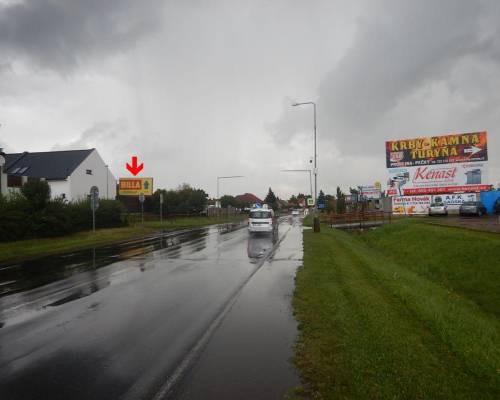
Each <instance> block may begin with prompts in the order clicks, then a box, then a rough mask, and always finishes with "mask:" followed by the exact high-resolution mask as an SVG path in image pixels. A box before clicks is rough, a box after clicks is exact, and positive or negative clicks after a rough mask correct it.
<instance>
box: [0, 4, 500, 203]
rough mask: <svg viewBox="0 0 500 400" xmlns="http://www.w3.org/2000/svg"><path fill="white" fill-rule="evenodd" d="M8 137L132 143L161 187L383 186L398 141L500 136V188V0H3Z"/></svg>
mask: <svg viewBox="0 0 500 400" xmlns="http://www.w3.org/2000/svg"><path fill="white" fill-rule="evenodd" d="M0 4H1V6H0V123H1V127H0V147H2V146H3V147H4V148H5V149H6V150H7V151H47V150H53V149H81V148H91V147H95V148H97V149H98V151H99V153H100V154H101V156H102V157H103V158H104V160H105V161H106V162H107V163H109V165H110V167H111V170H112V172H113V173H114V175H115V176H116V177H123V176H129V173H128V172H127V171H126V170H125V163H126V162H127V161H128V160H129V159H130V157H131V156H132V155H137V156H138V157H139V159H140V160H141V161H143V162H144V165H145V168H144V170H143V172H142V173H141V175H142V176H153V177H154V178H155V186H156V187H166V188H171V187H176V186H177V185H178V184H180V183H182V182H188V183H190V184H191V185H194V186H196V187H201V188H203V189H205V190H206V191H207V192H208V193H209V194H210V195H211V196H214V195H215V192H216V177H217V176H218V175H244V176H245V178H242V179H238V180H232V181H224V182H222V183H221V193H228V194H233V195H235V194H239V193H242V192H253V193H255V194H256V195H258V196H264V195H265V194H266V192H267V189H268V187H269V186H271V187H272V188H273V189H274V191H275V192H276V194H277V195H278V196H280V197H283V198H287V197H288V196H289V195H290V194H292V193H297V192H299V191H300V192H308V190H309V181H308V176H307V175H305V174H299V173H283V172H280V170H282V169H290V168H296V169H304V168H310V164H309V159H310V157H311V156H312V155H313V114H312V109H311V108H310V107H301V108H299V107H291V106H290V105H291V103H293V102H295V101H315V102H317V104H318V169H319V175H318V186H319V188H322V189H323V190H324V191H325V192H327V193H333V192H334V191H335V187H336V186H337V185H340V186H341V187H343V188H348V187H349V185H350V186H355V185H361V184H373V182H375V181H382V182H385V181H386V180H387V174H386V170H385V148H384V142H385V141H386V140H390V139H398V138H401V139H402V138H411V137H417V136H425V135H438V134H445V133H450V132H471V131H481V130H487V131H488V134H489V146H488V147H489V159H490V161H489V165H490V181H491V183H494V184H495V185H496V184H497V183H498V182H500V151H499V150H500V138H499V135H500V133H499V131H500V112H499V109H500V32H499V29H500V23H499V21H500V2H499V1H497V0H491V1H472V0H462V1H460V0H440V1H435V0H429V1H424V0H418V1H416V0H414V1H409V0H408V1H404V0H394V1H392V0H380V1H375V0H366V1H361V0H360V1H345V0H343V1H336V0H307V1H304V0H241V1H240V0H211V1H209V0H206V1H203V0H174V1H159V0H142V1H136V0H120V1H119V0H108V1H102V0H85V1H81V0H29V1H17V0H8V1H6V0H0Z"/></svg>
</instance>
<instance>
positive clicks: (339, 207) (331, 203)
mask: <svg viewBox="0 0 500 400" xmlns="http://www.w3.org/2000/svg"><path fill="white" fill-rule="evenodd" d="M349 192H350V194H357V193H358V191H357V189H353V188H349ZM310 197H311V196H308V195H305V194H303V193H299V194H297V195H292V196H291V197H290V199H289V200H288V203H289V205H290V206H291V207H298V206H300V205H301V204H303V203H305V202H306V201H307V199H308V198H310ZM318 204H324V205H325V206H324V208H323V209H322V210H323V211H325V212H328V213H329V212H336V213H337V214H342V213H344V212H345V210H346V194H345V193H344V192H342V190H341V189H340V187H338V186H337V189H336V192H335V195H330V194H325V193H324V192H323V190H320V191H319V193H318Z"/></svg>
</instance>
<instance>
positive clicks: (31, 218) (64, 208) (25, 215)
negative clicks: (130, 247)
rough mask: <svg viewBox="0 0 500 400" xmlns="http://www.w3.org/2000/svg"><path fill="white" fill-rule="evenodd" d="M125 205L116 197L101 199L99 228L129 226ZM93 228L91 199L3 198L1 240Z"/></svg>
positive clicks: (0, 207) (0, 214) (98, 212)
mask: <svg viewBox="0 0 500 400" xmlns="http://www.w3.org/2000/svg"><path fill="white" fill-rule="evenodd" d="M124 212H125V210H124V208H123V205H122V204H121V203H120V202H119V201H116V200H101V201H100V204H99V208H98V209H97V211H96V228H110V227H119V226H124V225H127V220H126V219H125V218H124V217H123V215H124ZM89 229H92V211H91V209H90V204H89V201H81V202H75V203H67V202H64V201H63V200H59V199H56V200H47V201H43V202H38V203H37V202H33V201H30V200H28V198H27V197H25V196H24V195H14V196H11V197H10V198H9V199H6V198H3V197H0V242H6V241H13V240H21V239H31V238H42V237H52V236H62V235H66V234H69V233H74V232H78V231H84V230H89Z"/></svg>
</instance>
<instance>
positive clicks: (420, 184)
mask: <svg viewBox="0 0 500 400" xmlns="http://www.w3.org/2000/svg"><path fill="white" fill-rule="evenodd" d="M388 171H389V179H390V181H392V182H396V183H397V184H398V185H399V187H400V188H401V194H404V195H416V194H433V193H435V194H438V193H453V192H478V191H481V190H488V189H489V188H490V185H488V184H487V182H488V176H487V175H488V169H487V167H486V163H485V162H475V163H456V164H444V165H424V166H418V167H403V168H390V169H389V170H388ZM388 194H389V195H391V194H392V195H394V194H396V190H395V189H393V190H389V191H388Z"/></svg>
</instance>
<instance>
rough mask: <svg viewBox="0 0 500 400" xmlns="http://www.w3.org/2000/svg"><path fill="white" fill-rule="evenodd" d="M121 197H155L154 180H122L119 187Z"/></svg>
mask: <svg viewBox="0 0 500 400" xmlns="http://www.w3.org/2000/svg"><path fill="white" fill-rule="evenodd" d="M118 194H119V195H120V196H139V195H140V194H143V195H144V196H152V195H153V178H120V182H119V185H118Z"/></svg>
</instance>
